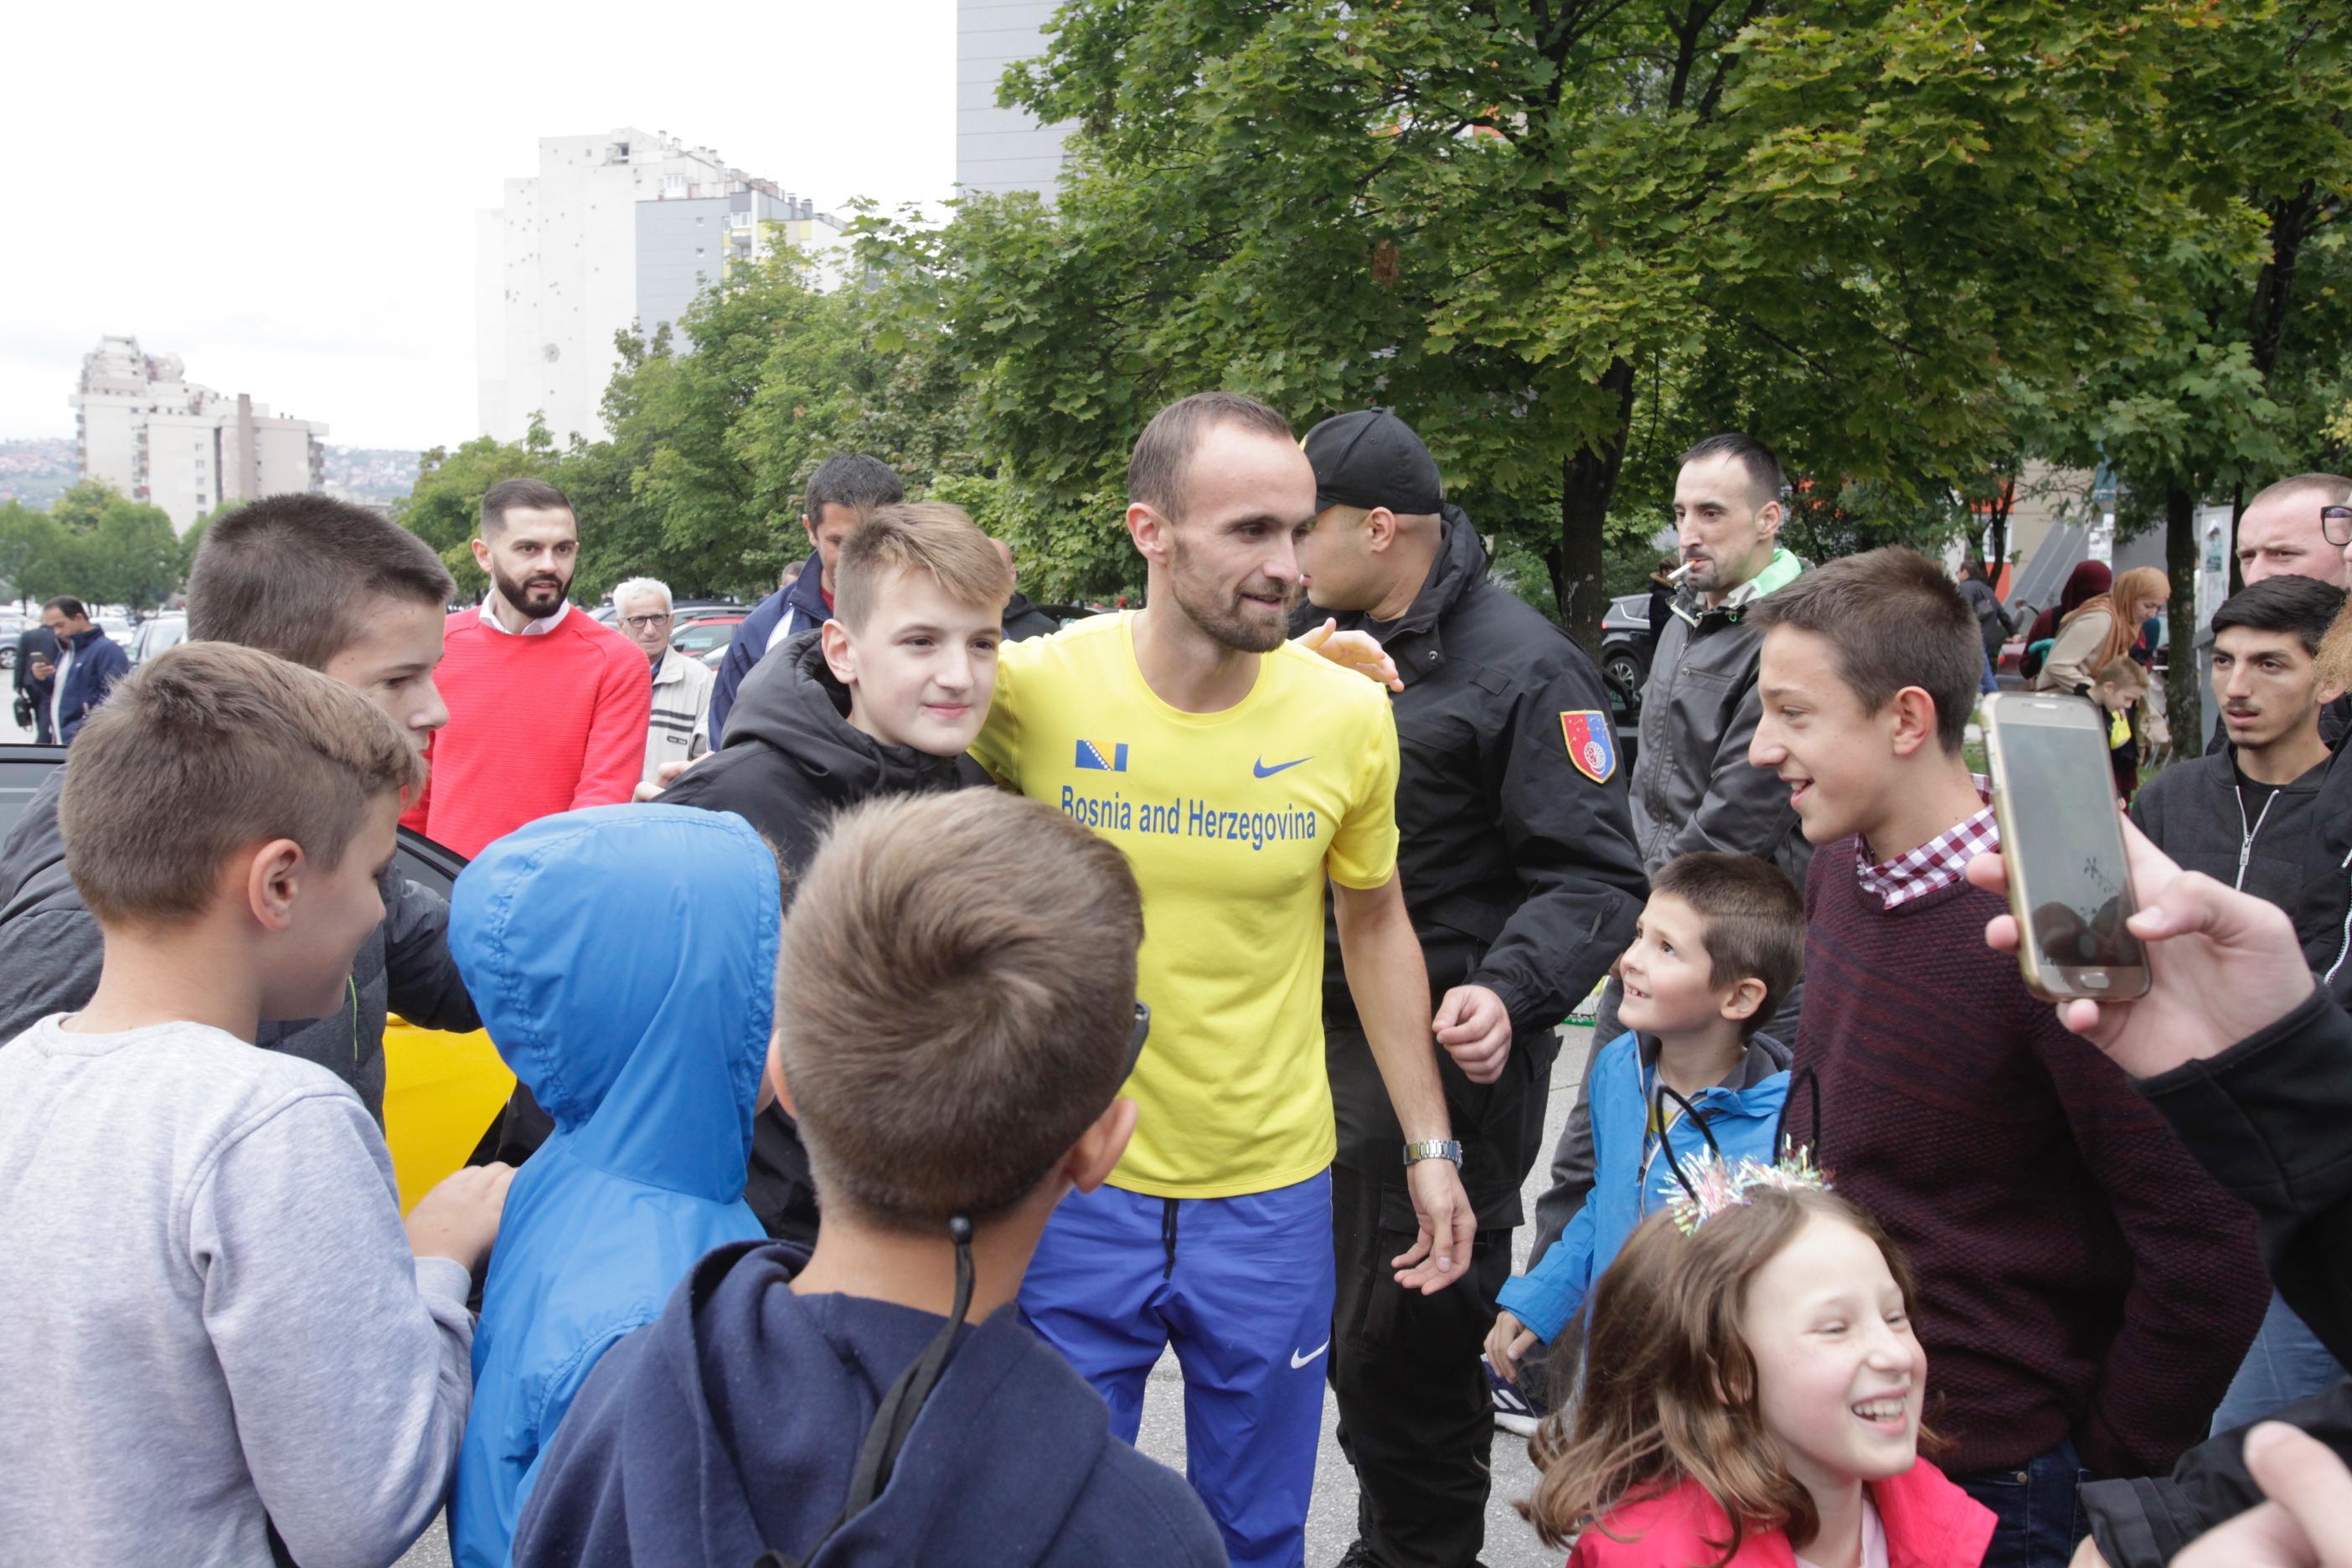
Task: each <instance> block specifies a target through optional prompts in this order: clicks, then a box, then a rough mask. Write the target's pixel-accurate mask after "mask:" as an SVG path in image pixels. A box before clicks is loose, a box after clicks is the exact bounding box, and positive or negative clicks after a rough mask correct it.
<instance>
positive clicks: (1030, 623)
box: [1004, 593, 1062, 642]
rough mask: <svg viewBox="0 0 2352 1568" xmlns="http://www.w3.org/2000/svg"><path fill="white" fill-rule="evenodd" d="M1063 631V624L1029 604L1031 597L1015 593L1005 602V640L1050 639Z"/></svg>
mask: <svg viewBox="0 0 2352 1568" xmlns="http://www.w3.org/2000/svg"><path fill="white" fill-rule="evenodd" d="M1061 629H1062V623H1061V622H1059V621H1057V620H1055V618H1054V617H1053V616H1049V615H1047V614H1046V613H1045V611H1043V610H1041V609H1039V608H1038V607H1037V606H1036V605H1033V604H1031V603H1030V602H1029V595H1026V594H1022V593H1015V594H1014V595H1013V597H1011V598H1009V599H1007V600H1005V601H1004V640H1005V641H1007V642H1020V641H1021V640H1022V639H1024V637H1052V636H1053V635H1054V634H1055V632H1058V631H1060V630H1061Z"/></svg>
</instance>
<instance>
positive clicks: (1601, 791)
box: [1299, 408, 1648, 1568]
mask: <svg viewBox="0 0 2352 1568" xmlns="http://www.w3.org/2000/svg"><path fill="white" fill-rule="evenodd" d="M1306 448H1307V460H1308V461H1309V462H1310V463H1312V464H1313V465H1314V468H1315V480H1316V486H1317V491H1318V493H1317V496H1316V508H1317V516H1316V520H1315V527H1314V531H1312V532H1311V533H1310V534H1309V535H1308V536H1307V542H1306V543H1305V544H1304V545H1302V546H1301V547H1300V550H1299V558H1300V565H1301V567H1302V569H1303V571H1304V573H1305V575H1306V578H1307V599H1308V603H1307V605H1302V606H1301V608H1300V613H1299V625H1300V627H1301V628H1302V629H1303V628H1304V627H1306V626H1311V625H1314V624H1317V623H1318V622H1319V621H1320V620H1321V619H1323V618H1324V617H1325V616H1333V617H1336V618H1337V619H1338V620H1339V625H1340V626H1341V627H1342V628H1343V629H1348V630H1363V631H1367V632H1370V634H1371V635H1372V636H1373V637H1377V638H1378V639H1379V640H1380V642H1381V646H1382V647H1385V648H1386V649H1387V650H1388V652H1389V654H1390V656H1391V658H1393V659H1394V660H1395V661H1396V667H1397V670H1398V673H1399V675H1400V676H1401V677H1402V679H1403V682H1404V689H1403V690H1402V692H1400V693H1399V694H1398V695H1397V697H1396V699H1395V709H1396V726H1397V736H1398V740H1399V742H1400V743H1401V744H1400V750H1401V752H1402V772H1401V773H1400V775H1399V778H1398V781H1397V795H1396V814H1397V822H1398V826H1399V828H1400V830H1401V832H1402V847H1401V848H1400V850H1399V872H1400V875H1401V876H1402V879H1403V882H1404V896H1405V902H1406V905H1407V907H1408V908H1409V909H1410V910H1411V911H1412V922H1413V928H1414V930H1415V931H1418V932H1419V933H1420V936H1421V944H1422V951H1423V955H1424V956H1425V957H1426V958H1427V960H1428V963H1429V981H1430V988H1431V993H1432V994H1431V1005H1432V1011H1433V1028H1434V1032H1435V1034H1436V1037H1437V1042H1438V1045H1439V1046H1440V1047H1442V1048H1441V1051H1440V1054H1439V1068H1440V1075H1441V1077H1442V1079H1443V1080H1444V1087H1445V1098H1446V1109H1447V1110H1448V1111H1449V1113H1450V1114H1451V1117H1452V1120H1453V1126H1454V1134H1455V1136H1456V1138H1457V1139H1459V1141H1460V1142H1461V1145H1462V1147H1461V1158H1462V1183H1463V1186H1464V1187H1465V1190H1466V1191H1467V1192H1468V1194H1469V1196H1470V1201H1471V1203H1472V1204H1473V1205H1475V1207H1476V1209H1477V1215H1478V1235H1477V1242H1476V1246H1475V1251H1474V1256H1473V1262H1472V1264H1471V1268H1470V1272H1469V1274H1468V1275H1467V1276H1466V1277H1465V1278H1464V1279H1462V1280H1460V1281H1458V1282H1457V1283H1456V1284H1455V1285H1454V1287H1453V1288H1452V1289H1447V1290H1444V1291H1441V1292H1439V1293H1438V1294H1436V1295H1434V1296H1426V1297H1424V1296H1421V1295H1418V1294H1414V1293H1411V1292H1407V1291H1404V1290H1402V1289H1399V1288H1398V1286H1397V1285H1396V1283H1395V1280H1394V1279H1393V1274H1394V1270H1393V1269H1392V1268H1391V1264H1390V1259H1391V1258H1395V1257H1396V1256H1397V1255H1398V1254H1399V1253H1402V1252H1403V1251H1404V1250H1405V1249H1406V1248H1407V1247H1410V1246H1411V1245H1412V1239H1413V1234H1414V1222H1413V1213H1412V1201H1411V1199H1410V1197H1409V1195H1408V1194H1407V1190H1406V1187H1405V1182H1404V1169H1403V1166H1402V1163H1400V1162H1399V1160H1398V1158H1397V1146H1398V1143H1399V1142H1400V1141H1401V1140H1402V1136H1403V1134H1402V1131H1400V1130H1399V1129H1398V1127H1397V1123H1396V1120H1395V1118H1394V1116H1393V1115H1392V1114H1391V1110H1390V1109H1389V1101H1388V1096H1387V1094H1386V1093H1385V1092H1384V1091H1383V1089H1382V1088H1381V1079H1380V1073H1379V1070H1378V1068H1376V1067H1375V1066H1374V1063H1373V1060H1372V1054H1371V1051H1370V1048H1369V1047H1367V1046H1366V1044H1365V1041H1364V1036H1363V1031H1362V1028H1361V1026H1360V1023H1359V1021H1358V1019H1357V1016H1356V1014H1355V1011H1354V1008H1353V1005H1352V1004H1351V1003H1350V1000H1349V992H1348V987H1347V984H1346V979H1345V975H1344V973H1342V970H1341V966H1340V963H1339V944H1338V938H1337V933H1336V931H1335V932H1333V933H1332V935H1331V938H1330V941H1329V942H1328V951H1327V958H1326V963H1325V966H1324V1004H1323V1016H1324V1034H1325V1038H1326V1042H1327V1051H1328V1065H1329V1068H1330V1074H1331V1097H1332V1100H1333V1103H1334V1106H1335V1108H1336V1110H1337V1112H1338V1117H1339V1156H1338V1159H1337V1161H1336V1163H1335V1164H1334V1166H1333V1168H1332V1172H1331V1202H1332V1216H1333V1230H1334V1237H1333V1245H1334V1249H1335V1251H1336V1253H1337V1257H1338V1264H1339V1291H1338V1297H1337V1301H1336V1305H1335V1309H1334V1313H1333V1317H1334V1321H1333V1324H1332V1337H1331V1352H1330V1357H1331V1363H1330V1365H1331V1370H1330V1373H1329V1376H1330V1382H1331V1387H1332V1390H1333V1392H1334V1393H1335V1394H1337V1395H1338V1397H1339V1443H1340V1447H1342V1448H1343V1449H1344V1450H1345V1451H1346V1453H1347V1456H1348V1459H1349V1463H1350V1464H1352V1465H1353V1466H1354V1467H1355V1469H1356V1481H1357V1487H1358V1493H1359V1499H1358V1504H1357V1529H1358V1539H1357V1541H1356V1542H1355V1544H1354V1545H1353V1546H1351V1547H1350V1548H1349V1551H1348V1553H1347V1555H1346V1556H1345V1557H1343V1558H1342V1559H1341V1563H1343V1564H1357V1563H1376V1564H1380V1565H1381V1568H1424V1565H1426V1568H1469V1565H1470V1564H1473V1563H1475V1562H1476V1560H1477V1556H1478V1552H1479V1548H1480V1546H1481V1545H1482V1544H1483V1542H1484V1540H1485V1533H1486V1495H1487V1490H1488V1482H1489V1477H1488V1473H1487V1462H1488V1455H1489V1449H1490V1447H1491V1446H1492V1441H1493V1437H1494V1427H1493V1424H1492V1423H1493V1412H1492V1409H1491V1407H1490V1405H1489V1404H1488V1394H1487V1386H1486V1373H1485V1371H1484V1369H1483V1368H1482V1366H1481V1363H1480V1353H1481V1348H1482V1342H1483V1341H1484V1338H1485V1335H1486V1330H1487V1327H1488V1326H1489V1325H1490V1324H1491V1323H1492V1322H1493V1321H1494V1318H1495V1293H1496V1291H1497V1290H1499V1289H1502V1286H1503V1282H1504V1281H1505V1280H1506V1279H1508V1278H1509V1277H1510V1272H1511V1230H1512V1227H1514V1226H1517V1225H1518V1224H1519V1222H1520V1219H1521V1217H1522V1216H1521V1215H1520V1212H1519V1211H1520V1205H1519V1190H1520V1187H1521V1186H1522V1184H1524V1183H1525V1182H1526V1180H1527V1176H1528V1170H1529V1168H1530V1167H1531V1166H1532V1164H1533V1163H1534V1161H1535V1159H1536V1156H1537V1154H1538V1151H1539V1149H1540V1147H1541V1144H1542V1138H1543V1119H1544V1104H1545V1099H1546V1096H1547V1094H1548V1092H1549V1087H1550V1080H1551V1068H1552V1059H1553V1058H1554V1057H1555V1056H1556V1055H1557V1054H1558V1052H1559V1037H1558V1036H1556V1035H1555V1034H1553V1032H1552V1030H1553V1026H1555V1025H1557V1024H1558V1023H1559V1021H1560V1019H1561V1018H1563V1017H1564V1016H1566V1015H1567V1014H1568V1011H1569V1009H1570V1007H1572V1006H1573V1005H1575V1004H1576V1003H1577V1002H1579V1001H1580V1000H1581V999H1582V998H1583V997H1584V996H1585V995H1587V994H1589V993H1590V992H1591V990H1592V987H1593V986H1594V984H1597V983H1598V982H1599V981H1600V979H1601V975H1602V974H1603V973H1604V972H1606V971H1607V969H1608V968H1609V966H1610V964H1611V963H1613V962H1614V961H1615V960H1616V957H1617V955H1618V954H1619V953H1620V952H1622V951H1623V950H1624V949H1625V947H1626V945H1627V944H1628V943H1629V942H1632V941H1633V922H1634V920H1635V918H1636V917H1637V916H1638V915H1639V914H1640V912H1641V910H1642V905H1643V900H1644V899H1645V898H1646V897H1647V892H1648V888H1647V883H1646V881H1645V879H1644V876H1643V869H1642V858H1641V856H1640V855H1639V854H1638V853H1636V851H1635V849H1634V847H1633V822H1632V818H1631V816H1630V815H1629V812H1628V808H1627V805H1626V800H1625V784H1624V780H1623V778H1622V776H1621V773H1620V770H1619V768H1618V766H1617V748H1616V736H1615V733H1614V731H1613V730H1612V728H1611V723H1610V713H1609V697H1608V692H1607V690H1606V689H1605V688H1603V686H1602V685H1601V675H1600V672H1599V671H1598V670H1597V669H1595V668H1593V665H1592V661H1591V659H1590V658H1587V657H1586V655H1585V653H1584V650H1583V649H1582V648H1580V647H1578V646H1577V645H1576V644H1575V643H1574V642H1573V641H1571V640H1570V638H1569V637H1568V636H1567V635H1566V634H1565V633H1563V632H1561V631H1560V629H1559V627H1558V626H1553V625H1552V624H1551V623H1550V622H1549V621H1548V620H1546V619H1544V617H1543V616H1540V615H1538V614H1537V613H1536V612H1535V611H1534V610H1532V609H1530V608H1528V605H1525V604H1524V603H1522V602H1521V601H1520V600H1518V599H1517V598H1516V597H1514V596H1513V595H1511V594H1510V593H1509V592H1508V591H1507V590H1506V589H1504V588H1503V587H1501V586H1500V585H1498V584H1495V583H1493V582H1490V581H1489V580H1488V579H1487V575H1486V547H1485V545H1484V544H1483V543H1482V542H1480V540H1479V538H1478V534H1477V531H1476V530H1475V529H1474V528H1472V527H1471V525H1470V520H1469V519H1468V518H1467V517H1465V515H1463V513H1462V510H1461V509H1459V508H1458V507H1454V506H1449V505H1447V504H1446V503H1445V500H1444V493H1443V490H1442V489H1441V487H1440V484H1439V480H1438V473H1437V465H1436V463H1435V462H1434V461H1433V460H1432V458H1430V455H1429V449H1428V447H1424V446H1423V445H1422V442H1421V438H1420V437H1418V436H1416V435H1414V434H1413V432H1412V429H1411V427H1409V426H1407V425H1406V424H1405V423H1404V421H1403V420H1402V419H1400V418H1398V417H1397V416H1396V415H1395V414H1394V413H1393V412H1391V411H1390V410H1388V409H1385V408H1370V409H1362V410H1359V411H1357V412H1355V413H1351V414H1343V415H1341V416H1339V417H1337V418H1335V419H1327V420H1325V421H1324V422H1323V423H1322V424H1320V425H1318V426H1316V427H1315V428H1314V429H1313V430H1311V431H1309V432H1308V433H1307V441H1306Z"/></svg>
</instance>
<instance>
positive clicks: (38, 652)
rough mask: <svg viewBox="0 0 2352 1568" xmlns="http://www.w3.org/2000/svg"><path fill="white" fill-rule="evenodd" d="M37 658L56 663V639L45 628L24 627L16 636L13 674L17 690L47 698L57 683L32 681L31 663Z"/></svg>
mask: <svg viewBox="0 0 2352 1568" xmlns="http://www.w3.org/2000/svg"><path fill="white" fill-rule="evenodd" d="M37 658H46V659H47V660H48V661H49V663H51V664H52V665H54V664H56V663H57V662H58V639H57V637H56V635H55V634H53V633H52V632H51V631H50V630H49V628H48V627H47V626H26V628H25V629H24V630H23V631H21V632H18V633H17V634H16V669H15V671H14V672H13V674H14V677H15V684H16V689H17V690H19V691H24V692H38V693H40V694H42V695H43V696H47V694H48V692H49V690H50V689H51V688H53V687H54V686H55V685H56V684H57V683H56V681H55V680H54V679H49V680H36V679H33V661H34V660H35V659H37Z"/></svg>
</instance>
